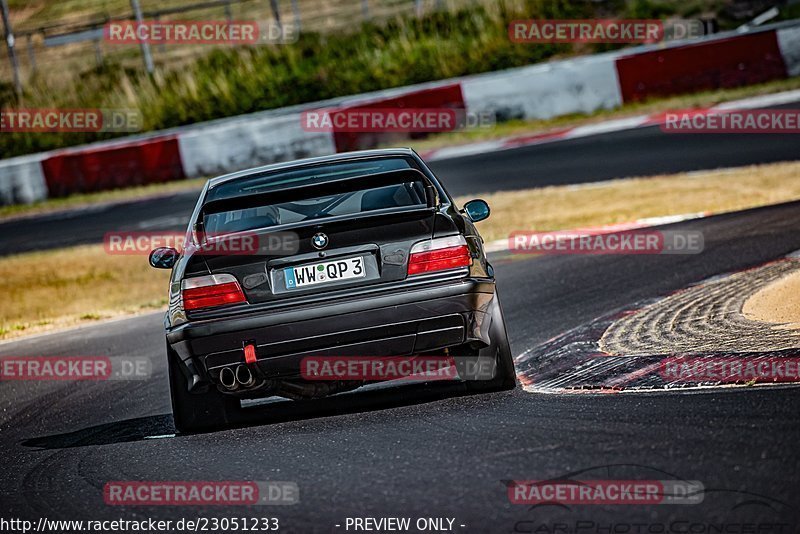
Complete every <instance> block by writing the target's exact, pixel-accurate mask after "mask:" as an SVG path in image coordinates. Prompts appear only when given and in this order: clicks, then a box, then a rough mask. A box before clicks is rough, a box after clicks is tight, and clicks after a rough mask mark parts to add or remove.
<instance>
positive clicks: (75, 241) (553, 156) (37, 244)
mask: <svg viewBox="0 0 800 534" xmlns="http://www.w3.org/2000/svg"><path fill="white" fill-rule="evenodd" d="M798 106H800V102H796V103H792V104H787V105H786V106H776V107H777V108H781V107H787V108H797V107H798ZM702 138H703V139H702V141H703V142H702V143H699V142H698V138H697V136H696V135H691V134H684V135H679V134H672V133H664V132H662V131H661V129H660V128H659V127H657V126H653V127H647V128H638V129H635V130H627V131H621V132H612V133H606V134H602V135H595V136H591V137H585V138H579V139H572V140H566V141H559V142H555V143H548V144H546V145H532V146H527V147H521V148H515V149H510V150H504V151H502V152H495V153H488V154H478V155H474V156H466V157H460V158H452V159H446V160H441V161H435V162H432V163H431V167H432V168H433V170H434V172H435V173H436V174H437V175H438V176H440V177H441V178H442V179H443V180H444V182H445V183H446V184H447V188H448V190H449V191H450V193H451V194H453V195H456V196H459V195H470V194H471V195H479V194H481V193H489V192H493V191H501V190H513V189H525V188H529V187H540V186H545V185H564V184H575V183H586V182H596V181H601V180H608V179H612V178H625V177H631V176H649V175H654V174H659V173H675V172H684V171H694V170H702V169H715V168H721V167H737V166H742V165H751V164H758V163H771V162H777V161H791V160H794V159H796V158H797V154H798V144H797V140H796V139H794V136H791V135H760V134H749V135H748V134H741V135H740V134H736V135H731V134H718V135H709V134H705V135H703V136H702ZM196 200H197V192H195V191H192V192H186V193H179V194H175V195H171V196H167V197H161V198H157V199H149V200H143V201H137V202H127V203H122V204H118V205H114V206H103V207H98V206H95V207H90V208H87V209H86V210H82V211H75V210H73V211H69V212H66V213H53V214H49V215H41V216H34V217H25V218H22V219H17V220H12V221H8V222H2V223H0V235H2V236H3V239H2V242H0V256H4V255H8V254H12V253H15V252H25V251H31V250H42V249H49V248H58V247H63V246H70V245H79V244H85V243H99V242H102V240H103V235H104V234H105V233H106V232H113V231H126V230H127V231H171V230H184V229H185V228H186V224H187V222H188V215H189V214H190V212H191V210H192V208H193V207H194V204H195V201H196Z"/></svg>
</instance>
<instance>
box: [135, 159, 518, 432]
mask: <svg viewBox="0 0 800 534" xmlns="http://www.w3.org/2000/svg"><path fill="white" fill-rule="evenodd" d="M488 216H489V206H488V205H487V204H486V202H484V201H483V200H473V201H470V202H467V203H466V204H465V205H464V206H463V209H459V208H458V207H457V206H456V205H455V204H454V202H453V200H452V198H451V197H450V195H449V194H448V193H447V191H446V190H445V189H444V187H443V186H442V184H441V183H440V182H439V180H438V179H437V178H436V177H435V176H434V174H433V173H432V172H431V170H430V169H429V168H428V167H427V166H426V164H425V163H424V162H423V161H422V159H421V158H420V157H419V156H418V155H417V154H416V153H415V152H414V151H413V150H409V149H387V150H371V151H363V152H351V153H345V154H336V155H333V156H326V157H320V158H313V159H305V160H299V161H292V162H287V163H280V164H275V165H270V166H266V167H260V168H255V169H250V170H246V171H241V172H237V173H233V174H228V175H225V176H221V177H218V178H214V179H211V180H209V181H208V183H207V184H206V186H205V188H204V189H203V191H202V193H201V194H200V197H199V199H198V201H197V205H196V206H195V208H194V212H193V213H192V216H191V219H190V223H189V228H188V231H187V236H186V242H185V246H184V247H183V248H182V250H181V251H180V252H179V251H178V250H176V249H173V248H159V249H156V250H154V251H153V252H152V253H151V255H150V264H151V265H152V266H153V267H156V268H163V269H172V277H171V280H170V291H169V310H168V312H167V315H166V318H165V327H166V339H167V358H168V360H169V375H170V387H171V394H172V406H173V413H174V418H175V425H176V427H177V429H178V430H180V431H182V432H190V431H196V430H202V429H209V428H214V427H220V426H224V425H226V424H230V423H233V422H235V421H237V417H238V414H239V413H240V411H241V410H243V408H242V406H241V401H242V400H243V399H254V398H263V397H272V396H279V397H286V398H289V399H306V398H316V397H324V396H327V395H332V394H336V393H339V392H342V391H346V390H352V389H355V388H357V387H360V386H362V385H364V384H366V383H368V382H369V380H366V379H363V378H362V379H361V380H353V379H344V380H342V379H336V380H323V381H320V380H310V379H309V377H308V376H307V375H305V374H304V373H303V368H302V367H303V362H304V360H306V359H307V358H309V357H315V358H318V357H323V358H336V357H365V356H369V357H372V358H398V357H402V358H419V357H423V356H425V355H428V356H431V355H435V356H442V357H445V358H449V359H450V360H451V361H454V362H461V361H464V360H467V359H470V358H472V359H475V358H482V359H484V360H491V362H492V367H491V372H490V373H489V374H486V373H473V374H471V373H469V372H465V369H466V368H465V367H463V366H459V365H458V364H457V365H456V368H457V369H458V373H457V376H456V378H457V379H458V380H459V381H463V383H464V384H465V387H466V388H468V389H469V390H471V391H491V390H501V389H511V388H513V387H515V385H516V379H515V373H514V364H513V360H512V355H511V350H510V347H509V343H508V338H507V334H506V329H505V324H504V321H503V314H502V311H501V308H500V302H499V300H498V296H497V290H496V288H495V279H494V272H493V268H492V266H491V265H490V264H489V262H488V261H487V257H486V254H485V252H484V248H483V240H482V239H481V237H480V235H479V234H478V232H477V230H476V229H475V225H474V223H475V222H477V221H480V220H483V219H485V218H486V217H488Z"/></svg>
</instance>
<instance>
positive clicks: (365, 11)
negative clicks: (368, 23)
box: [361, 0, 369, 20]
mask: <svg viewBox="0 0 800 534" xmlns="http://www.w3.org/2000/svg"><path fill="white" fill-rule="evenodd" d="M361 14H362V15H364V20H369V0H361Z"/></svg>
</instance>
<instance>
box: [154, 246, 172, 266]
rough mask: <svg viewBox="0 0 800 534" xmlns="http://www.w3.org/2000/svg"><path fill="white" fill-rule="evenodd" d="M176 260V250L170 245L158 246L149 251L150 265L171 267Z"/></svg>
mask: <svg viewBox="0 0 800 534" xmlns="http://www.w3.org/2000/svg"><path fill="white" fill-rule="evenodd" d="M176 261H178V251H177V250H175V249H174V248H172V247H160V248H157V249H155V250H153V251H152V252H151V253H150V266H151V267H155V268H156V269H172V267H173V266H174V265H175V262H176Z"/></svg>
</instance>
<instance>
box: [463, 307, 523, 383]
mask: <svg viewBox="0 0 800 534" xmlns="http://www.w3.org/2000/svg"><path fill="white" fill-rule="evenodd" d="M489 313H490V314H491V317H492V322H491V324H490V325H489V339H491V345H489V346H488V347H486V348H485V349H481V350H480V351H479V353H478V356H480V357H494V360H495V365H496V367H495V374H494V378H492V379H491V380H470V381H468V382H467V389H468V390H470V391H507V390H510V389H514V388H516V387H517V373H516V371H515V370H514V356H513V355H512V353H511V344H510V343H509V342H508V333H507V332H506V322H505V319H504V318H503V309H502V308H501V306H500V299H499V297H498V296H497V294H495V297H494V300H493V301H492V307H491V310H490V312H489Z"/></svg>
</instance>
